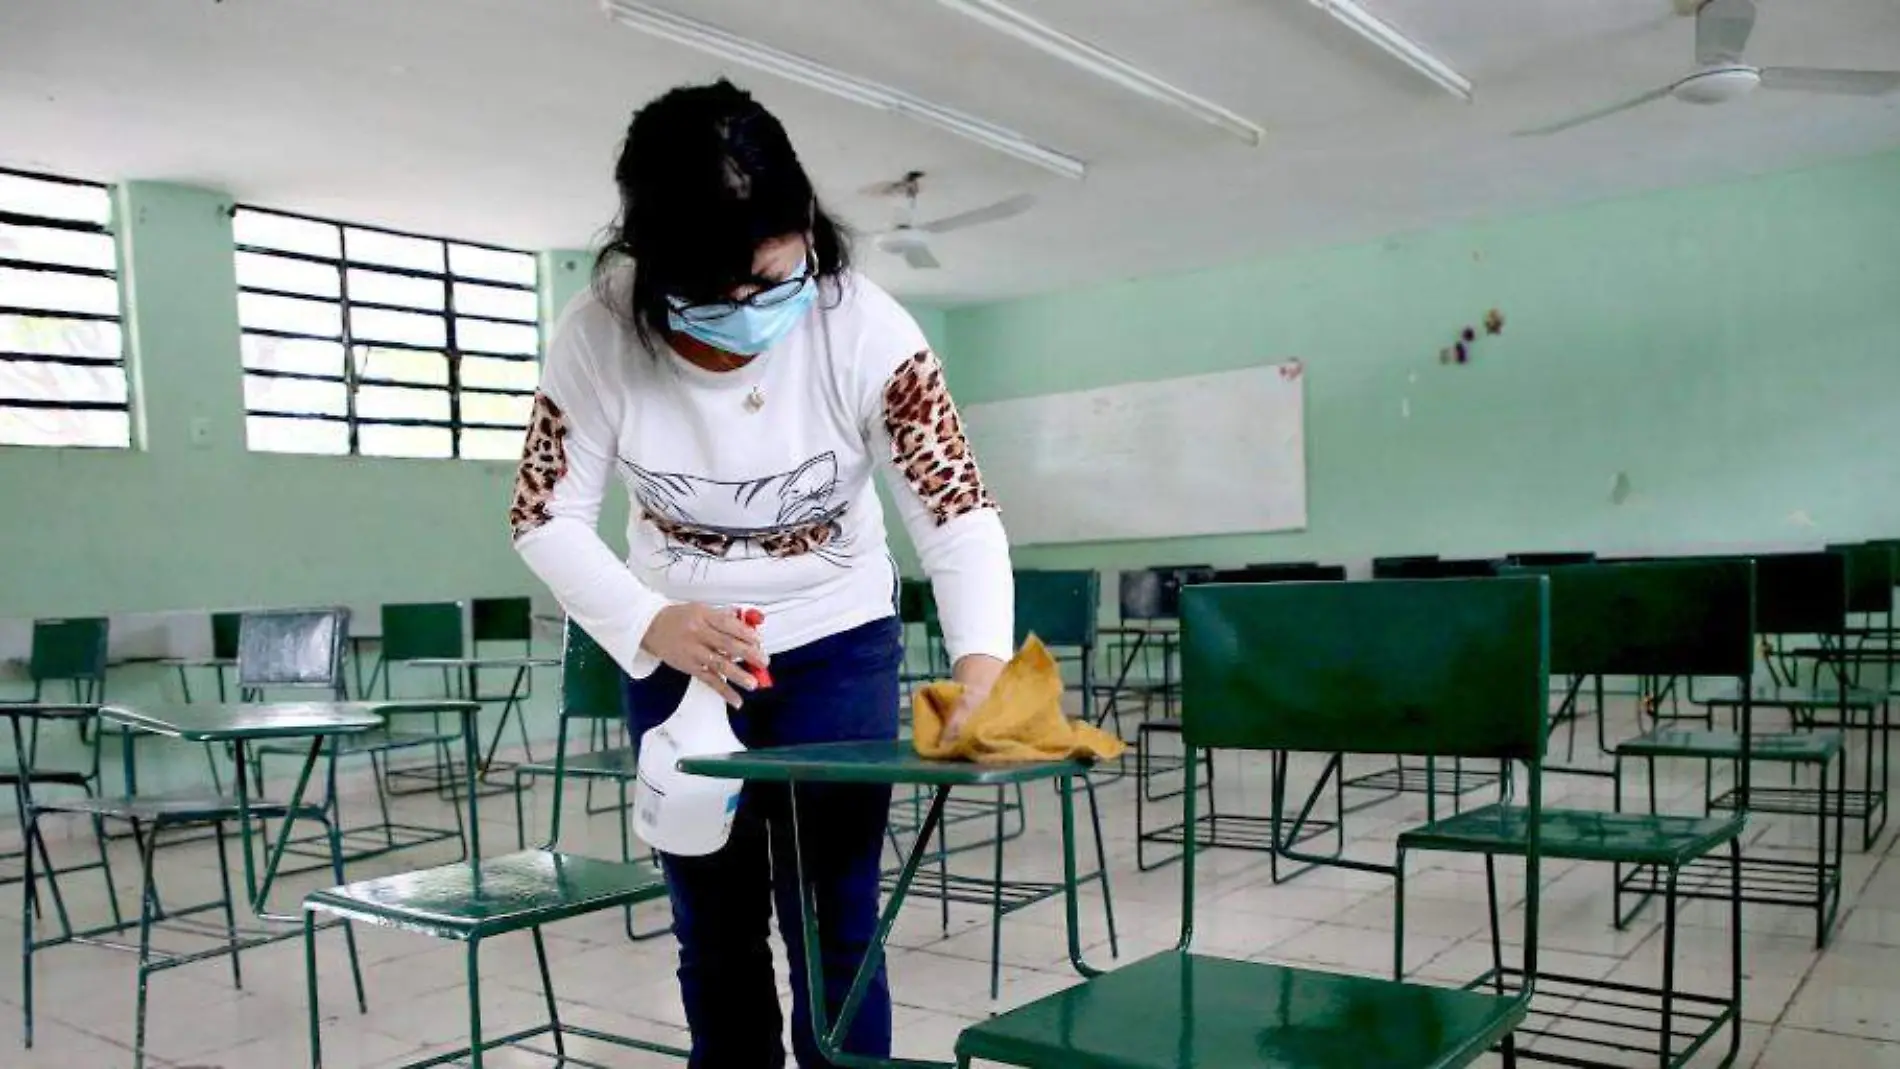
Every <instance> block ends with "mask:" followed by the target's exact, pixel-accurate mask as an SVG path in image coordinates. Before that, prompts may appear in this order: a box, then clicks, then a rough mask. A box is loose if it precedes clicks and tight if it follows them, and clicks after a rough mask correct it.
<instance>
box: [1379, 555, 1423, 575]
mask: <svg viewBox="0 0 1900 1069" xmlns="http://www.w3.org/2000/svg"><path fill="white" fill-rule="evenodd" d="M1436 560H1438V556H1437V554H1428V555H1423V556H1411V557H1374V558H1372V577H1373V578H1374V579H1409V578H1412V572H1413V570H1414V569H1416V568H1418V567H1419V566H1420V565H1422V564H1430V563H1432V562H1434V561H1436Z"/></svg>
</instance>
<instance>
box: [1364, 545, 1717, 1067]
mask: <svg viewBox="0 0 1900 1069" xmlns="http://www.w3.org/2000/svg"><path fill="white" fill-rule="evenodd" d="M1539 572H1542V573H1543V574H1544V575H1545V581H1546V582H1548V583H1549V589H1550V668H1551V673H1552V674H1553V675H1555V676H1565V675H1569V676H1604V675H1613V676H1614V675H1633V676H1673V675H1682V676H1726V677H1729V678H1731V679H1746V678H1747V676H1748V672H1749V670H1750V667H1751V665H1752V663H1753V656H1754V654H1753V650H1754V641H1755V640H1754V597H1755V589H1754V569H1753V566H1752V565H1751V564H1749V563H1748V562H1746V561H1689V562H1681V563H1650V564H1604V565H1576V566H1571V567H1556V568H1550V569H1538V570H1526V571H1524V572H1521V573H1517V574H1527V575H1535V574H1539ZM1744 719H1746V711H1744ZM1745 739H1746V736H1744V740H1745ZM1621 767H1622V766H1621V764H1620V763H1619V764H1618V765H1617V766H1616V768H1617V773H1618V777H1619V778H1618V783H1617V791H1616V798H1617V802H1618V805H1617V811H1615V812H1608V813H1606V812H1600V811H1595V810H1582V809H1545V810H1544V812H1543V813H1542V815H1541V816H1537V815H1534V814H1533V812H1532V810H1531V809H1529V808H1528V807H1527V806H1524V805H1516V804H1512V802H1511V800H1510V797H1509V792H1508V791H1507V796H1506V800H1505V801H1503V802H1501V803H1499V804H1497V805H1493V806H1486V807H1484V808H1481V809H1475V810H1470V811H1467V812H1464V813H1460V814H1458V815H1455V816H1452V817H1449V818H1447V819H1445V820H1440V821H1434V822H1431V823H1428V824H1426V825H1424V826H1422V827H1418V828H1413V829H1410V830H1408V831H1405V832H1403V833H1401V834H1400V836H1399V839H1398V879H1397V881H1396V884H1397V897H1396V905H1395V907H1394V915H1395V937H1394V941H1393V944H1394V945H1393V970H1394V974H1395V975H1396V976H1403V975H1404V974H1405V862H1406V859H1407V857H1409V856H1410V855H1412V854H1415V853H1418V852H1422V851H1432V852H1447V853H1463V854H1479V855H1482V856H1483V857H1484V861H1485V876H1486V881H1487V886H1488V889H1489V894H1488V898H1487V900H1488V903H1489V907H1490V919H1491V955H1492V965H1491V968H1490V969H1488V970H1486V971H1485V972H1484V973H1482V974H1481V975H1480V976H1478V977H1477V978H1476V979H1474V980H1473V981H1471V984H1470V985H1469V986H1471V987H1472V988H1480V987H1485V986H1489V987H1491V989H1492V990H1493V991H1497V992H1500V993H1502V992H1506V991H1510V990H1518V989H1522V988H1524V987H1526V986H1530V987H1535V988H1536V990H1537V991H1538V996H1537V1000H1536V1002H1535V1004H1534V1005H1533V1008H1532V1014H1533V1016H1534V1017H1535V1018H1536V1019H1537V1022H1536V1023H1537V1034H1538V1040H1537V1044H1536V1049H1534V1050H1528V1051H1525V1052H1523V1056H1524V1057H1527V1058H1536V1059H1545V1060H1551V1061H1556V1062H1559V1063H1560V1064H1565V1065H1575V1066H1589V1065H1626V1064H1634V1063H1632V1062H1630V1061H1627V1060H1614V1061H1602V1060H1597V1059H1600V1058H1601V1057H1602V1056H1603V1055H1602V1054H1600V1053H1599V1054H1597V1055H1595V1056H1594V1057H1593V1056H1592V1055H1591V1054H1590V1052H1591V1051H1592V1050H1594V1049H1596V1048H1601V1047H1608V1048H1610V1055H1609V1056H1610V1057H1613V1058H1622V1059H1627V1058H1629V1057H1632V1056H1634V1057H1639V1058H1641V1059H1644V1060H1646V1061H1648V1062H1649V1063H1650V1064H1661V1065H1663V1066H1672V1065H1682V1064H1684V1063H1686V1062H1687V1061H1688V1060H1689V1059H1690V1058H1691V1057H1693V1056H1694V1055H1695V1054H1696V1053H1697V1052H1698V1051H1700V1050H1701V1049H1702V1048H1703V1047H1704V1046H1705V1045H1707V1044H1708V1043H1709V1041H1710V1040H1711V1039H1713V1038H1714V1036H1715V1035H1716V1034H1717V1033H1719V1032H1720V1031H1721V1029H1723V1028H1724V1027H1727V1028H1729V1029H1730V1042H1729V1051H1728V1057H1727V1060H1725V1061H1724V1062H1723V1063H1722V1064H1724V1065H1727V1064H1729V1062H1731V1061H1733V1059H1734V1057H1735V1053H1736V1051H1737V1049H1738V1046H1739V1043H1740V1039H1741V1027H1740V1013H1741V996H1742V989H1741V984H1742V972H1741V970H1742V957H1741V938H1742V936H1741V932H1742V928H1741V910H1742V901H1743V899H1742V894H1741V885H1740V880H1739V875H1738V872H1739V870H1738V869H1737V868H1736V867H1735V865H1736V859H1737V858H1739V857H1740V848H1741V847H1740V843H1741V834H1742V831H1743V829H1744V827H1745V824H1746V818H1745V815H1744V814H1743V813H1742V812H1739V811H1738V812H1734V813H1728V814H1720V815H1714V816H1707V815H1701V816H1674V815H1660V814H1656V813H1655V812H1653V808H1654V807H1653V806H1652V812H1649V813H1624V812H1622V811H1621V798H1622V790H1621V779H1620V775H1621ZM1741 768H1742V771H1741V773H1740V776H1741V780H1740V783H1739V788H1740V790H1741V792H1742V794H1743V795H1744V796H1745V795H1746V794H1747V790H1748V780H1747V768H1748V764H1747V762H1743V763H1742V766H1741ZM1652 775H1653V774H1652ZM1508 782H1509V781H1507V783H1508ZM1651 782H1652V783H1653V782H1654V781H1653V778H1652V781H1651ZM1534 836H1541V837H1542V849H1543V854H1544V856H1545V857H1548V858H1558V859H1564V860H1573V861H1593V862H1607V863H1609V864H1610V865H1612V866H1613V872H1612V885H1613V887H1614V888H1615V901H1614V903H1613V910H1612V917H1613V921H1614V923H1615V925H1616V926H1617V927H1618V928H1622V927H1624V926H1625V925H1626V924H1628V922H1629V921H1630V920H1631V919H1633V918H1634V916H1635V914H1636V913H1637V912H1638V911H1640V910H1641V909H1642V908H1643V906H1644V905H1645V904H1647V903H1648V902H1649V901H1650V899H1651V894H1652V893H1660V894H1661V895H1662V896H1663V898H1664V906H1663V974H1662V984H1661V986H1660V987H1654V988H1652V987H1644V986H1640V985H1633V984H1627V983H1620V982H1612V981H1604V980H1599V979H1597V978H1595V977H1578V976H1567V975H1561V974H1557V973H1552V972H1538V971H1532V972H1530V973H1526V972H1525V971H1523V970H1518V969H1513V968H1510V967H1507V966H1506V965H1505V964H1504V958H1503V950H1502V941H1501V937H1500V931H1499V924H1498V896H1497V886H1496V860H1495V859H1496V858H1497V857H1499V856H1505V857H1517V856H1522V855H1523V854H1525V853H1526V852H1527V851H1528V849H1529V848H1530V842H1531V839H1532V838H1533V837H1534ZM1724 847H1727V852H1728V855H1729V856H1728V857H1727V858H1726V859H1724V858H1720V857H1718V856H1716V855H1717V854H1718V853H1720V852H1721V851H1722V849H1723V848H1724ZM1625 867H1631V868H1633V869H1636V870H1640V871H1643V872H1647V873H1651V874H1652V875H1653V876H1654V879H1653V880H1652V881H1650V883H1651V886H1648V887H1644V888H1642V889H1640V890H1639V891H1638V900H1637V902H1636V904H1635V906H1634V907H1632V908H1631V909H1630V910H1629V911H1627V912H1625V910H1624V909H1623V896H1624V894H1625V893H1626V892H1628V891H1629V890H1631V889H1632V884H1631V881H1629V880H1628V878H1627V877H1626V876H1625V873H1624V870H1625ZM1685 880H1686V881H1687V882H1686V884H1685ZM1718 884H1719V885H1722V886H1724V887H1726V890H1727V893H1726V894H1721V895H1713V894H1712V895H1710V897H1717V898H1721V899H1723V900H1725V901H1727V902H1728V904H1729V907H1730V926H1731V928H1730V940H1731V960H1730V990H1729V991H1728V992H1727V993H1725V994H1723V995H1709V994H1703V993H1693V992H1683V991H1678V990H1677V989H1676V980H1675V969H1676V958H1677V941H1676V937H1677V916H1676V914H1677V910H1676V905H1677V902H1678V901H1679V900H1680V899H1681V898H1682V897H1683V893H1682V892H1683V889H1684V887H1685V886H1687V885H1693V886H1694V887H1697V888H1704V887H1707V886H1710V885H1718ZM1527 976H1528V977H1529V978H1530V981H1531V982H1530V983H1528V984H1527V981H1526V977H1527ZM1606 1013H1614V1014H1615V1015H1617V1016H1615V1017H1613V1018H1611V1019H1612V1021H1613V1022H1614V1028H1613V1029H1612V1030H1611V1031H1610V1032H1609V1033H1607V1034H1606V1032H1605V1030H1604V1029H1603V1028H1602V1027H1599V1026H1602V1025H1603V1023H1604V1015H1605V1014H1606ZM1645 1032H1647V1033H1648V1034H1650V1035H1653V1037H1654V1038H1653V1039H1652V1040H1650V1041H1649V1045H1648V1046H1646V1047H1645V1046H1637V1045H1635V1040H1634V1037H1635V1036H1638V1035H1641V1034H1644V1033H1645Z"/></svg>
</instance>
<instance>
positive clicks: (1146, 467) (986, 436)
mask: <svg viewBox="0 0 1900 1069" xmlns="http://www.w3.org/2000/svg"><path fill="white" fill-rule="evenodd" d="M1303 368H1304V365H1302V364H1301V363H1300V362H1299V361H1297V360H1295V361H1291V362H1288V363H1283V364H1271V365H1267V366H1264V367H1254V368H1247V369H1245V370H1242V371H1228V372H1220V373H1217V374H1210V375H1194V376H1189V377H1185V378H1176V379H1164V380H1161V381H1159V382H1144V383H1134V384H1130V385H1125V386H1109V387H1105V388H1102V389H1095V390H1081V391H1077V392H1073V393H1058V394H1044V395H1042V396H1039V397H1024V398H1019V399H1016V400H1009V401H996V402H991V403H988V404H978V405H971V406H970V408H969V409H968V410H967V411H966V412H965V414H964V420H965V422H966V423H967V425H968V430H969V434H970V440H971V444H972V445H973V446H974V448H975V450H976V456H977V460H978V462H979V463H980V465H981V467H982V470H983V479H984V482H985V483H986V484H987V485H988V486H989V488H990V491H991V492H992V493H993V494H995V495H996V499H997V501H998V503H999V504H1000V505H1001V506H1002V509H1003V524H1004V526H1005V527H1006V528H1007V529H1008V530H1009V536H1010V541H1011V542H1013V543H1016V544H1018V545H1038V544H1049V543H1061V542H1103V541H1116V540H1122V539H1136V538H1172V537H1180V536H1186V535H1214V534H1255V533H1260V532H1265V531H1289V530H1301V529H1303V528H1305V526H1306V428H1305V418H1306V416H1305V408H1306V405H1305V387H1304V376H1303V374H1302V371H1303Z"/></svg>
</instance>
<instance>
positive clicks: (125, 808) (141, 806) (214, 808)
mask: <svg viewBox="0 0 1900 1069" xmlns="http://www.w3.org/2000/svg"><path fill="white" fill-rule="evenodd" d="M238 804H239V803H238V797H237V795H235V794H215V793H203V792H193V791H178V792H175V793H168V794H136V795H131V796H126V797H118V798H72V799H68V800H66V801H62V802H59V803H58V804H57V806H54V805H42V806H40V809H41V810H42V811H47V812H50V811H57V812H61V813H74V814H78V815H80V816H99V817H110V818H113V819H116V820H125V821H146V822H150V823H154V824H156V823H160V822H163V823H168V824H169V823H180V824H195V823H203V822H209V821H216V820H233V819H235V817H234V816H233V814H235V813H237V812H238V811H239V809H238ZM247 804H248V806H249V810H250V814H251V816H253V817H255V818H257V819H260V820H281V819H283V818H284V817H287V816H290V815H292V807H291V805H290V804H289V803H288V802H272V801H268V800H265V799H260V798H251V799H248V800H247ZM295 815H296V816H297V818H298V819H306V818H307V819H311V820H321V819H323V818H325V817H326V816H327V813H326V812H325V810H324V808H323V806H321V805H318V804H314V803H313V804H306V805H298V806H296V807H295Z"/></svg>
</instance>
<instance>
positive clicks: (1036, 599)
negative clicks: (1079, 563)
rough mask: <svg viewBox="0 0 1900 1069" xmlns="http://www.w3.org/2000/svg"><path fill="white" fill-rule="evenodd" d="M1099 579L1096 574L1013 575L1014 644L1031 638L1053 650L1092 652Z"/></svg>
mask: <svg viewBox="0 0 1900 1069" xmlns="http://www.w3.org/2000/svg"><path fill="white" fill-rule="evenodd" d="M1101 604H1102V577H1101V575H1100V574H1099V573H1096V572H1087V571H1067V572H1037V571H1022V572H1017V573H1016V642H1017V644H1018V645H1020V644H1021V643H1022V641H1023V640H1024V639H1025V638H1027V637H1029V635H1031V634H1034V635H1036V636H1037V637H1038V638H1041V639H1042V641H1043V644H1044V645H1046V646H1050V647H1052V648H1060V649H1081V650H1092V649H1094V648H1095V632H1096V627H1097V624H1098V621H1097V620H1096V613H1097V612H1098V611H1100V608H1101Z"/></svg>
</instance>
